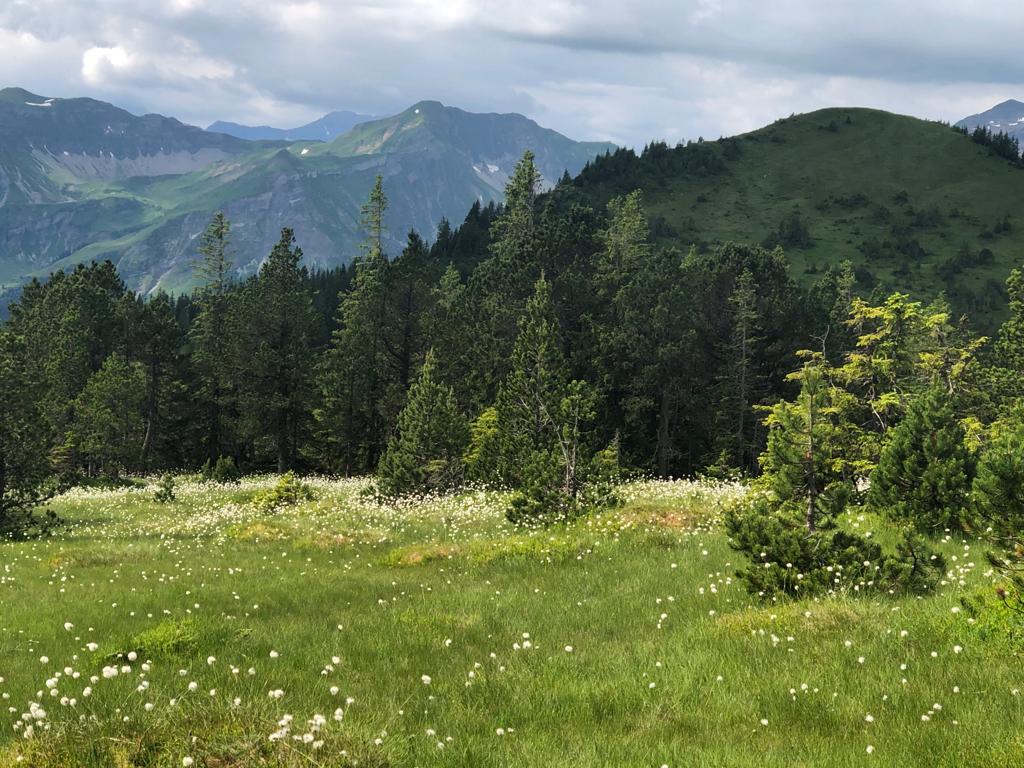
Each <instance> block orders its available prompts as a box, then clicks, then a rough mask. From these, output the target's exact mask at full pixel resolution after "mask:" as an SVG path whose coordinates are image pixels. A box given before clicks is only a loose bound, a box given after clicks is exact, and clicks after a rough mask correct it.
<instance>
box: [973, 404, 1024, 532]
mask: <svg viewBox="0 0 1024 768" xmlns="http://www.w3.org/2000/svg"><path fill="white" fill-rule="evenodd" d="M995 429H996V434H995V436H994V437H993V439H992V441H991V442H990V444H989V445H988V446H987V447H986V449H985V451H984V452H983V453H982V454H981V458H980V460H979V461H978V474H977V476H976V477H975V478H974V485H973V496H974V505H975V509H976V510H977V512H978V515H979V516H980V518H981V519H982V520H983V521H984V522H985V524H986V525H988V526H990V527H991V529H992V534H993V536H994V538H995V539H996V541H997V542H998V543H999V544H1000V547H1001V549H1002V550H1003V551H1011V552H1012V551H1014V550H1015V549H1017V548H1018V547H1020V546H1021V545H1022V544H1024V412H1022V411H1021V410H1020V408H1019V407H1018V409H1017V410H1016V411H1015V412H1014V413H1013V415H1012V416H1011V417H1010V418H1009V419H1007V420H1006V421H1004V422H1001V423H999V424H997V425H995Z"/></svg>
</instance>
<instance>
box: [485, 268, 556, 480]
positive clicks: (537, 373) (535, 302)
mask: <svg viewBox="0 0 1024 768" xmlns="http://www.w3.org/2000/svg"><path fill="white" fill-rule="evenodd" d="M510 363H511V371H510V372H509V374H508V376H507V377H506V378H505V380H504V382H502V384H501V388H500V390H499V392H498V398H497V402H496V407H497V412H498V432H499V436H500V437H499V441H500V448H499V454H500V460H499V466H498V478H497V479H498V480H499V482H501V483H503V484H505V485H509V486H518V485H521V484H522V483H523V481H524V480H525V477H526V474H527V472H528V464H529V462H530V457H531V456H533V454H535V453H537V452H538V451H547V450H550V449H551V448H552V447H553V445H554V442H555V440H556V438H557V434H558V432H559V430H560V428H561V425H560V423H559V420H558V419H559V412H560V409H561V403H562V399H563V398H564V397H565V394H566V386H567V384H568V380H567V371H566V365H565V359H564V357H563V356H562V350H561V348H560V346H559V339H558V326H557V321H556V320H555V313H554V308H553V306H552V304H551V285H550V284H549V283H548V282H547V280H545V279H544V278H543V277H541V279H540V280H538V281H537V284H536V286H535V289H534V295H533V296H532V297H531V298H530V300H529V301H527V303H526V312H525V313H524V314H523V316H522V318H520V321H519V336H518V337H517V338H516V343H515V347H514V348H513V350H512V356H511V360H510Z"/></svg>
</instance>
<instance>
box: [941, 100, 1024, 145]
mask: <svg viewBox="0 0 1024 768" xmlns="http://www.w3.org/2000/svg"><path fill="white" fill-rule="evenodd" d="M957 125H958V126H959V127H960V128H966V129H967V130H969V131H973V130H974V129H975V128H977V127H978V126H979V125H983V126H985V127H986V128H988V129H989V130H990V131H992V133H1007V134H1009V135H1010V136H1016V137H1017V139H1019V140H1020V141H1021V143H1024V102H1020V101H1017V100H1016V99H1009V100H1008V101H1004V102H1003V103H1002V104H996V105H995V106H994V107H992V109H989V110H986V111H984V112H979V113H978V114H977V115H971V116H970V117H965V118H964V119H963V120H961V121H960V122H958V123H957Z"/></svg>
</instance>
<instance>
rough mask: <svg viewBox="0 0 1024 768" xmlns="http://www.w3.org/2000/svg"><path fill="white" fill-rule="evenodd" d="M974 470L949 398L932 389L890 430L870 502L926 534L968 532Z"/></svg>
mask: <svg viewBox="0 0 1024 768" xmlns="http://www.w3.org/2000/svg"><path fill="white" fill-rule="evenodd" d="M975 466H976V460H975V457H974V455H973V454H972V453H971V451H970V450H969V449H968V448H967V445H966V437H965V434H964V430H963V427H962V426H961V425H960V423H959V422H958V421H957V420H956V416H955V415H954V412H953V406H952V403H951V402H950V397H949V395H948V394H947V393H945V392H944V391H943V390H941V389H938V388H933V389H930V390H928V391H927V392H925V393H924V394H923V395H921V396H919V397H917V398H916V399H914V400H913V401H911V404H910V406H909V408H908V410H907V415H906V417H905V418H904V420H903V421H902V422H901V423H900V424H899V425H897V426H896V427H895V428H893V429H892V430H890V432H889V434H888V438H887V441H886V443H885V445H884V446H883V448H882V452H881V455H880V457H879V461H878V466H877V467H876V468H875V470H874V472H872V473H871V488H870V490H869V492H868V503H869V504H871V505H872V506H874V507H876V508H879V509H883V510H886V511H887V513H888V514H889V515H891V516H892V517H893V518H895V519H897V520H904V521H906V522H909V523H911V524H912V525H913V526H915V527H916V528H917V529H918V530H920V531H921V532H922V533H931V534H941V533H942V531H944V530H945V529H950V528H951V529H954V530H964V529H965V527H966V526H967V525H968V524H969V520H968V506H969V495H970V489H971V482H972V480H973V479H974V475H975Z"/></svg>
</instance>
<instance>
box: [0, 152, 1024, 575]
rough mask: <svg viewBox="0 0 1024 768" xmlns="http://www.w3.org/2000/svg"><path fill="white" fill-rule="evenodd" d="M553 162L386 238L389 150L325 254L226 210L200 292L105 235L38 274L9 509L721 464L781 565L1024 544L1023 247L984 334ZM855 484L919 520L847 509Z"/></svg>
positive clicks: (13, 335) (676, 472) (544, 512)
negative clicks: (865, 518)
mask: <svg viewBox="0 0 1024 768" xmlns="http://www.w3.org/2000/svg"><path fill="white" fill-rule="evenodd" d="M982 138H984V137H982ZM539 182H540V178H539V173H538V171H537V169H536V167H535V165H534V163H533V158H532V155H531V154H530V153H526V154H525V155H524V156H523V158H522V160H521V161H520V162H519V164H518V165H517V167H516V170H515V173H514V175H513V176H512V178H511V180H510V182H509V184H508V187H507V190H506V203H505V205H504V206H503V207H501V208H496V207H495V206H493V205H492V206H488V207H481V206H479V205H477V206H474V207H473V209H472V210H471V211H470V213H469V215H468V216H467V218H466V221H465V222H464V223H463V224H462V225H461V226H460V227H458V228H452V227H451V226H450V225H449V224H448V223H447V222H442V223H441V224H440V226H439V229H438V234H437V237H436V239H435V241H434V242H433V243H428V242H426V241H425V240H424V239H423V238H422V237H421V236H420V235H418V234H417V233H415V232H410V233H409V235H408V239H407V244H406V246H405V248H404V249H403V250H402V252H401V253H396V254H389V253H386V252H385V250H384V245H383V243H384V235H385V231H386V230H385V220H386V212H387V206H388V200H387V194H386V190H385V189H384V188H383V185H382V182H381V180H380V178H378V180H377V183H376V185H375V187H374V188H373V189H372V190H371V191H370V193H369V197H368V199H367V202H366V203H365V205H364V206H363V210H362V216H363V226H364V229H365V232H366V241H365V244H364V247H363V251H362V253H361V254H360V255H359V257H358V258H356V259H355V261H354V262H353V264H352V265H351V267H349V268H340V269H337V270H334V271H331V272H314V273H310V272H309V271H308V270H307V269H306V268H305V267H304V266H303V263H302V250H301V244H300V243H297V242H296V238H295V236H294V234H293V232H292V231H291V230H289V229H284V230H282V232H281V239H280V242H279V243H278V244H277V245H276V246H275V247H274V249H273V251H272V252H271V253H270V254H269V255H268V256H267V258H266V260H265V261H264V262H263V264H262V266H261V267H260V269H259V271H258V273H257V274H255V275H253V276H251V277H249V278H248V279H245V280H235V279H233V277H232V275H233V274H234V272H233V270H232V259H233V251H232V238H231V224H230V221H228V219H227V218H226V217H225V216H224V215H223V214H217V215H215V216H214V217H213V219H212V220H211V221H210V223H209V226H208V227H207V229H206V231H205V232H204V233H203V234H202V237H201V241H200V245H199V248H198V253H197V258H196V262H195V271H196V276H197V282H198V283H199V285H200V287H199V288H198V289H197V290H195V291H194V292H193V293H192V294H191V295H184V296H178V297H171V296H168V295H166V294H161V293H157V294H155V295H152V296H149V297H145V298H143V297H140V296H136V295H134V294H133V293H132V292H130V291H129V290H127V289H126V287H125V284H124V283H123V282H122V281H121V279H120V278H119V276H118V274H117V271H116V269H115V268H114V266H113V265H112V264H111V263H110V262H104V263H92V264H87V265H80V266H78V267H77V268H75V269H74V270H72V271H70V272H57V273H55V274H53V275H52V276H51V278H50V279H49V280H47V281H45V282H39V281H36V282H33V283H32V284H30V285H28V286H26V287H25V289H24V291H23V292H22V294H21V296H20V298H19V299H18V300H17V301H16V302H14V303H13V304H12V306H11V307H10V319H9V320H8V322H6V323H5V324H4V326H3V327H2V332H0V367H2V371H3V376H2V377H0V381H2V384H0V386H2V387H3V400H4V403H5V404H6V405H7V406H8V407H5V408H4V410H3V414H2V417H0V528H2V529H3V531H4V532H5V533H6V534H8V535H25V534H27V533H32V532H39V531H44V530H46V528H47V527H48V526H52V525H57V524H59V523H58V521H57V520H56V519H55V518H54V516H53V515H52V514H51V515H46V514H40V511H39V510H40V509H42V508H44V506H45V500H46V499H47V498H49V497H50V496H52V495H53V494H54V493H56V492H58V491H59V490H60V489H63V488H67V487H71V486H73V485H76V484H82V483H85V484H95V483H109V482H115V483H116V482H117V480H118V479H119V478H122V477H125V476H129V475H139V474H150V475H152V474H159V473H161V472H170V471H182V470H187V471H199V472H201V473H202V474H203V476H206V477H211V478H215V479H224V478H231V477H235V476H238V475H239V474H241V473H252V472H261V471H275V472H277V473H282V474H283V473H287V472H296V473H299V474H324V475H330V476H344V477H351V476H361V475H370V474H375V475H376V477H377V483H376V485H375V486H374V487H375V492H376V493H378V494H380V495H381V496H383V497H392V498H395V497H402V496H408V495H416V494H426V493H435V492H441V493H443V492H447V491H452V490H456V489H459V488H463V487H489V488H499V489H507V490H511V491H515V493H514V494H513V495H512V496H511V501H510V502H509V507H508V510H507V515H508V517H509V519H510V520H512V521H514V522H517V523H522V524H526V525H550V524H553V523H557V522H564V521H567V520H571V519H573V518H575V517H578V516H581V515H585V514H587V513H588V512H589V511H593V510H595V509H600V508H603V507H606V506H609V505H614V504H615V503H616V493H615V487H616V485H617V483H619V482H620V481H621V480H623V479H625V478H632V477H643V476H653V477H658V478H671V477H691V476H695V475H702V476H710V477H718V478H750V479H755V480H756V487H758V488H759V489H761V492H760V493H758V494H752V495H751V497H750V499H749V500H748V502H747V503H746V504H745V505H744V507H743V509H741V510H737V511H734V512H733V513H732V514H731V515H730V516H729V518H728V520H727V521H726V522H727V528H728V530H729V532H730V535H731V540H732V541H733V543H734V545H735V546H736V547H737V548H738V549H740V550H742V551H744V552H746V553H747V554H748V555H752V556H754V561H755V562H756V561H757V560H758V559H759V560H760V561H761V562H757V564H756V566H751V567H750V568H749V569H748V570H747V571H746V572H745V574H744V578H745V579H746V580H747V581H748V583H749V585H750V588H751V589H752V590H756V591H757V592H758V593H761V594H766V593H767V594H778V593H790V594H792V593H794V592H797V591H799V590H803V591H804V592H806V591H808V590H812V589H819V590H831V589H834V588H835V587H836V584H837V583H838V582H839V578H838V577H835V576H834V575H833V574H834V569H835V568H837V567H840V566H841V565H845V567H846V570H845V571H844V572H843V574H842V578H843V579H852V580H853V583H858V582H863V583H865V584H867V583H871V584H872V585H873V586H874V587H876V588H886V589H890V590H895V589H900V590H903V589H906V590H911V591H920V590H923V589H927V588H928V585H929V584H930V583H932V582H934V579H935V578H936V577H937V575H938V574H939V573H941V570H942V562H941V558H939V557H937V556H933V555H932V553H931V550H930V549H929V544H928V537H929V536H934V535H936V534H937V533H940V532H943V531H946V532H948V531H950V530H956V531H970V530H977V529H979V527H981V528H985V527H986V526H987V529H988V530H990V531H991V532H993V535H996V536H997V537H999V538H1000V541H1001V542H1002V544H1003V545H1004V546H1003V547H1002V549H1003V550H1004V551H1009V552H1012V551H1013V548H1012V545H1013V544H1019V542H1020V537H1021V534H1022V532H1024V527H1022V525H1021V521H1022V520H1024V499H1022V498H1021V496H1020V492H1019V488H1020V487H1021V482H1020V481H1021V480H1022V479H1024V439H1022V438H1024V410H1022V408H1021V406H1020V399H1021V397H1022V395H1024V392H1022V390H1021V387H1022V384H1021V381H1022V374H1024V346H1022V344H1021V342H1022V334H1024V274H1022V273H1021V272H1020V271H1017V270H1015V271H1014V272H1013V273H1012V274H1011V275H1010V277H1009V280H1008V282H1007V293H1008V295H1009V313H1008V319H1007V320H1006V321H1005V322H1004V323H1003V325H1002V327H1001V329H1000V330H999V332H998V335H997V336H996V337H995V338H993V339H989V338H985V337H980V336H977V335H975V334H974V333H972V330H971V325H970V323H969V321H968V319H967V318H963V317H955V316H953V315H952V312H951V310H950V308H949V305H948V303H947V302H946V301H945V299H944V298H943V297H942V296H938V297H927V298H926V299H922V298H920V297H911V296H908V295H906V294H901V293H894V294H891V295H888V296H883V295H873V296H867V297H863V296H859V295H857V293H856V291H855V278H854V275H853V273H852V270H851V268H850V267H849V265H848V264H844V265H841V266H838V267H833V268H830V269H829V270H827V271H826V272H824V273H823V274H822V275H820V276H819V277H818V279H817V280H816V281H815V282H814V283H813V284H812V285H810V286H802V285H798V284H797V283H795V282H794V280H793V279H792V278H791V277H790V273H789V269H788V264H787V260H786V256H785V253H784V251H783V249H782V246H781V245H775V247H773V248H771V249H768V248H767V247H765V246H764V245H746V244H726V245H724V246H721V247H718V248H716V249H715V250H713V251H711V252H704V253H701V252H698V251H697V250H696V249H692V248H691V249H689V250H682V249H679V248H676V247H671V246H655V245H654V244H653V241H652V235H651V231H650V229H651V227H650V223H649V220H648V217H647V214H646V213H645V209H644V202H643V197H642V195H641V193H640V192H639V191H636V192H632V193H630V194H627V195H624V196H621V197H616V198H614V199H612V200H611V201H610V202H609V203H608V205H607V207H606V209H605V210H594V209H593V208H590V207H587V206H584V205H582V204H580V203H579V201H578V198H577V197H576V196H574V195H572V194H568V193H567V192H571V190H568V189H567V187H568V186H569V185H571V180H569V179H563V181H562V182H561V183H560V184H559V185H558V186H557V187H556V188H555V189H554V190H553V191H552V192H550V193H548V194H544V195H538V188H539ZM857 505H868V507H869V508H871V509H876V510H883V511H884V512H885V514H886V515H887V516H888V517H890V518H891V519H892V520H894V521H897V522H898V523H899V524H900V526H901V527H900V530H902V531H903V533H902V534H901V536H902V538H901V539H900V541H899V542H898V544H897V545H896V546H894V547H890V548H889V550H888V551H886V552H883V551H882V549H881V547H880V546H879V545H878V544H877V543H875V542H873V541H868V540H865V539H863V538H860V537H858V536H856V535H855V534H852V533H851V532H849V531H844V530H841V528H840V527H837V526H836V524H835V521H836V520H837V519H838V517H839V516H840V515H841V514H842V513H843V512H844V511H846V510H847V509H848V508H851V507H852V506H857ZM840 570H842V568H840ZM797 575H798V576H799V578H797Z"/></svg>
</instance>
